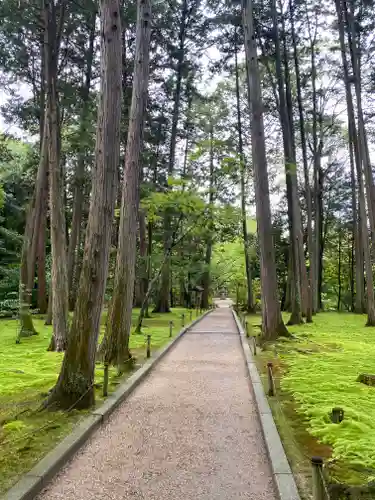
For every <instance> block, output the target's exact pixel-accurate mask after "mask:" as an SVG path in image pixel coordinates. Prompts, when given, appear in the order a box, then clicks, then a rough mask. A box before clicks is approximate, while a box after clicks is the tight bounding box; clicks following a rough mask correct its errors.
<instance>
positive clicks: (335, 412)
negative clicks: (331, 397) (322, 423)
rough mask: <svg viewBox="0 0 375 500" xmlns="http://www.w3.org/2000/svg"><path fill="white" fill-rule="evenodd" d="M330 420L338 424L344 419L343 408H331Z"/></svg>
mask: <svg viewBox="0 0 375 500" xmlns="http://www.w3.org/2000/svg"><path fill="white" fill-rule="evenodd" d="M331 420H332V422H333V423H334V424H339V423H340V422H342V421H343V420H344V410H343V409H342V408H332V413H331Z"/></svg>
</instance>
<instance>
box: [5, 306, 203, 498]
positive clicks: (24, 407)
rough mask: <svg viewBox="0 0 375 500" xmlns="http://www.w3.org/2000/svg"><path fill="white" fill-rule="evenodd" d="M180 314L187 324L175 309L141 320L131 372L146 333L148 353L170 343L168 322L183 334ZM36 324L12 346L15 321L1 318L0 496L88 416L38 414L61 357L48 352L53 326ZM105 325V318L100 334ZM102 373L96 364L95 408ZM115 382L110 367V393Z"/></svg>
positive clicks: (139, 357) (143, 348)
mask: <svg viewBox="0 0 375 500" xmlns="http://www.w3.org/2000/svg"><path fill="white" fill-rule="evenodd" d="M138 313H139V310H138V309H134V310H133V324H135V322H136V319H137V317H138ZM182 313H185V317H186V320H185V322H186V323H188V322H189V313H188V311H186V310H185V309H182V308H175V309H173V311H172V312H171V313H170V314H152V317H151V318H149V319H145V320H144V322H143V329H142V334H134V333H133V334H132V335H131V338H130V347H131V350H132V353H133V354H134V355H135V358H136V365H135V368H137V367H139V365H140V364H142V363H143V362H144V360H145V357H146V343H145V335H147V334H150V335H151V349H152V351H154V350H156V349H158V348H160V347H161V346H162V345H163V344H165V343H166V342H167V341H168V340H169V322H170V321H173V323H174V326H173V335H175V334H176V333H178V332H179V331H180V330H181V314H182ZM193 319H195V315H194V318H193ZM34 321H35V327H36V330H37V331H38V333H39V335H37V336H33V337H28V338H22V339H21V343H20V344H16V343H15V341H16V337H17V332H18V322H17V320H0V494H1V493H2V492H3V491H5V490H6V489H8V488H9V487H10V486H11V485H12V483H14V482H15V481H16V480H17V479H18V477H19V476H20V474H22V473H24V472H25V471H27V470H29V469H30V468H31V467H32V466H33V465H34V464H35V463H36V462H37V461H38V460H40V459H41V458H42V456H43V455H45V454H46V453H47V452H48V451H50V450H51V449H52V448H53V447H54V446H55V445H56V444H57V443H58V442H59V441H60V440H61V439H62V438H63V437H65V436H66V435H67V434H68V433H69V432H70V431H71V429H72V428H73V427H74V426H75V425H76V424H77V422H78V421H79V420H81V419H82V418H85V416H86V415H87V412H82V411H81V412H78V411H74V410H73V411H71V412H69V413H66V412H60V411H54V412H52V411H41V410H40V407H41V404H42V402H43V400H44V399H45V397H46V395H47V393H48V391H49V390H50V389H51V388H52V387H53V385H54V383H55V382H56V379H57V375H58V373H59V369H60V365H61V362H62V359H63V354H62V353H55V352H49V351H47V347H48V345H49V342H50V338H51V333H52V327H51V326H45V325H44V320H43V319H41V318H39V319H35V320H34ZM104 324H105V314H103V318H102V332H101V335H102V334H103V331H104ZM103 373H104V369H103V365H102V364H101V363H97V365H96V371H95V384H96V393H97V394H96V399H97V404H100V402H101V401H102V397H101V384H102V381H103ZM128 375H129V374H128ZM128 375H125V376H128ZM119 383H120V379H119V378H118V377H117V373H116V370H115V369H113V368H111V369H110V383H109V391H110V392H111V391H113V390H114V389H115V388H116V386H117V385H118V384H119Z"/></svg>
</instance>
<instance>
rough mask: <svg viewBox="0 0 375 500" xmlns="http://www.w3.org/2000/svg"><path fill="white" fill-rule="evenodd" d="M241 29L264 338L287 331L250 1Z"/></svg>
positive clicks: (270, 337) (246, 4) (244, 8)
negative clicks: (259, 261) (279, 284)
mask: <svg viewBox="0 0 375 500" xmlns="http://www.w3.org/2000/svg"><path fill="white" fill-rule="evenodd" d="M243 28H244V34H245V51H246V59H247V71H248V82H249V89H250V92H249V99H250V102H249V104H250V110H251V118H252V129H251V138H252V152H253V168H254V177H255V200H256V212H257V222H258V237H259V247H260V260H261V263H260V266H261V287H262V315H263V324H262V335H263V338H264V340H273V339H276V338H277V337H278V336H279V335H286V334H288V330H287V329H286V327H285V325H284V322H283V320H282V317H281V311H280V304H279V298H278V291H277V290H278V289H277V276H276V264H275V250H274V244H273V235H272V223H271V209H270V198H269V184H268V171H267V160H266V147H265V138H264V124H263V103H262V94H261V87H260V75H259V67H258V60H257V47H256V42H255V32H254V19H253V4H252V0H244V4H243Z"/></svg>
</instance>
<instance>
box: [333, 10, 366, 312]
mask: <svg viewBox="0 0 375 500" xmlns="http://www.w3.org/2000/svg"><path fill="white" fill-rule="evenodd" d="M335 4H336V13H337V19H338V27H339V38H340V50H341V58H342V64H343V69H344V84H345V95H346V105H347V110H348V130H349V158H350V169H351V182H352V211H353V232H354V241H355V277H356V279H355V281H356V295H355V312H357V313H359V314H361V313H364V312H365V310H366V306H365V297H364V291H365V285H364V248H363V241H364V240H363V236H362V230H363V223H362V213H361V212H362V211H361V210H360V207H359V205H360V204H361V203H362V204H363V202H364V200H362V201H361V199H360V192H359V196H358V210H357V208H356V182H355V173H354V164H355V168H356V171H357V174H358V173H359V175H361V174H360V172H361V153H360V148H359V144H358V142H359V141H358V136H357V130H356V123H355V115H354V105H353V98H352V93H351V88H350V81H349V78H350V77H349V67H348V61H347V57H346V47H345V28H344V26H345V21H344V18H343V15H344V14H343V7H342V4H341V1H340V0H336V2H335ZM366 232H367V230H366Z"/></svg>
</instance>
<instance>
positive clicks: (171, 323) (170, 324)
mask: <svg viewBox="0 0 375 500" xmlns="http://www.w3.org/2000/svg"><path fill="white" fill-rule="evenodd" d="M172 330H173V321H170V322H169V337H172Z"/></svg>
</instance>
